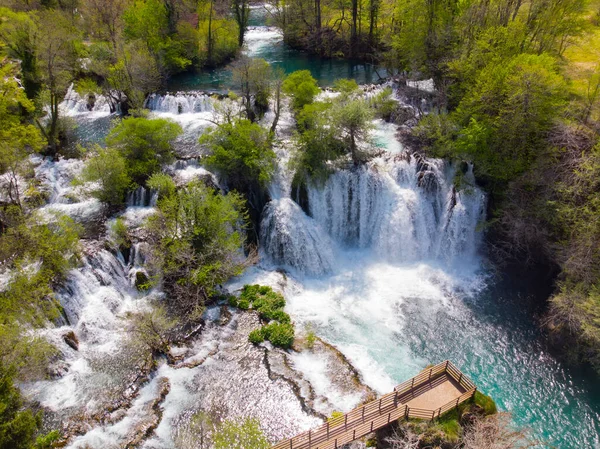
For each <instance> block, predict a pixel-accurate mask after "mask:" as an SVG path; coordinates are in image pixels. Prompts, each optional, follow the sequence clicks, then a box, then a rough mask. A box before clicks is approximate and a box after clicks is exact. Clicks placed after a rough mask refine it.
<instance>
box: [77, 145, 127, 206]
mask: <svg viewBox="0 0 600 449" xmlns="http://www.w3.org/2000/svg"><path fill="white" fill-rule="evenodd" d="M92 152H93V153H92V156H91V157H90V158H89V159H88V161H87V162H86V164H85V168H84V169H83V172H82V180H83V181H86V182H94V183H97V184H98V188H97V189H96V190H94V191H93V192H92V194H93V195H94V196H95V197H96V198H98V199H99V200H100V201H102V202H104V203H107V204H110V205H112V206H119V205H121V204H123V203H124V202H125V193H126V192H127V190H128V189H129V187H130V186H131V178H130V177H129V175H128V173H127V161H126V160H125V158H124V157H123V155H122V153H121V152H120V151H119V150H117V149H115V148H102V147H101V146H99V145H95V146H94V147H93V149H92Z"/></svg>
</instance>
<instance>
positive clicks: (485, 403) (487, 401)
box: [473, 391, 498, 415]
mask: <svg viewBox="0 0 600 449" xmlns="http://www.w3.org/2000/svg"><path fill="white" fill-rule="evenodd" d="M473 402H474V403H475V404H476V405H478V406H479V407H481V408H482V409H483V411H484V413H485V414H486V415H493V414H495V413H497V412H498V409H497V408H496V403H495V402H494V400H493V399H492V398H491V397H489V396H488V395H486V394H483V393H481V392H480V391H476V392H475V396H474V397H473Z"/></svg>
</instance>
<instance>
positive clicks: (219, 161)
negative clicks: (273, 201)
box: [200, 120, 276, 193]
mask: <svg viewBox="0 0 600 449" xmlns="http://www.w3.org/2000/svg"><path fill="white" fill-rule="evenodd" d="M200 144H202V145H207V146H208V149H209V151H210V155H209V156H208V157H207V158H206V160H205V162H206V165H207V166H208V167H211V168H215V169H217V170H219V172H221V173H222V174H223V175H224V176H225V177H226V179H227V184H228V186H229V187H230V188H231V189H235V190H238V191H240V192H244V193H248V192H249V191H250V190H251V189H252V188H253V187H254V186H256V184H258V185H259V186H266V185H267V184H268V182H269V181H270V180H271V177H272V176H273V172H274V170H275V158H276V157H275V152H274V151H273V149H272V148H271V146H270V143H269V136H268V133H267V131H266V130H265V129H263V128H262V127H261V126H260V125H257V124H256V123H252V122H251V121H250V120H237V121H235V122H233V123H224V124H222V125H220V126H218V127H216V128H213V129H211V130H209V131H207V132H206V133H205V134H204V135H203V136H202V137H200Z"/></svg>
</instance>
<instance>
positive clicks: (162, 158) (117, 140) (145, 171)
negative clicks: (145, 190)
mask: <svg viewBox="0 0 600 449" xmlns="http://www.w3.org/2000/svg"><path fill="white" fill-rule="evenodd" d="M181 132H182V130H181V127H180V126H179V125H178V124H176V123H174V122H171V121H169V120H165V119H147V118H143V117H130V118H126V119H124V120H123V121H121V122H120V123H119V124H118V125H117V126H116V127H115V128H114V129H112V130H111V132H110V134H109V135H108V137H107V138H106V143H107V144H108V145H109V146H111V147H114V148H116V149H117V150H118V151H119V152H120V154H121V155H122V157H123V158H124V159H125V161H126V162H127V174H128V175H129V176H130V177H131V178H132V179H133V180H134V181H136V182H138V183H142V182H144V181H145V180H146V179H147V178H148V177H149V176H150V175H152V174H153V173H156V172H157V171H159V170H160V167H161V164H166V163H169V162H171V161H172V160H173V158H174V156H173V143H174V141H175V139H176V138H177V136H179V134H180V133H181Z"/></svg>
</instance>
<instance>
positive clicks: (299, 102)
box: [281, 70, 319, 111]
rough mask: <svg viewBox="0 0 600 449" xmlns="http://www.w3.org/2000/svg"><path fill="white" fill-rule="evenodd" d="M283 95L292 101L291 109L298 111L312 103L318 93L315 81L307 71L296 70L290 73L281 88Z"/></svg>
mask: <svg viewBox="0 0 600 449" xmlns="http://www.w3.org/2000/svg"><path fill="white" fill-rule="evenodd" d="M281 88H282V91H283V93H285V94H286V95H289V96H290V97H291V99H292V107H293V108H294V109H295V110H296V111H299V110H301V109H302V108H303V107H304V106H306V105H307V104H310V103H312V102H313V101H314V99H315V96H316V95H317V94H318V93H319V86H318V85H317V80H316V79H314V78H313V77H312V75H311V74H310V71H308V70H298V71H296V72H294V73H290V74H289V75H288V76H287V78H286V79H285V80H284V81H283V84H282V86H281Z"/></svg>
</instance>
